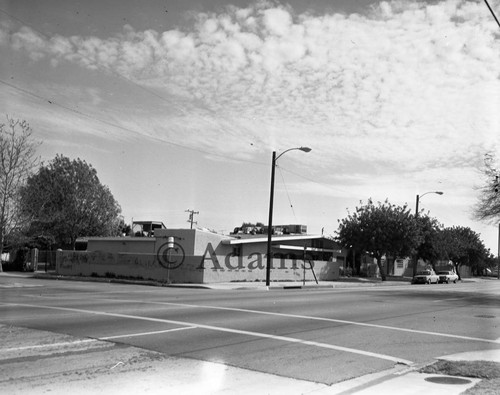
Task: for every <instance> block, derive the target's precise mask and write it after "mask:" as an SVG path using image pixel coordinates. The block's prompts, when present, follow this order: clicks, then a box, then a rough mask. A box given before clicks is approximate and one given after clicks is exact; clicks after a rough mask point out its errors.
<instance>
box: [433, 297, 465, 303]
mask: <svg viewBox="0 0 500 395" xmlns="http://www.w3.org/2000/svg"><path fill="white" fill-rule="evenodd" d="M464 299H467V298H448V299H437V300H433V302H434V303H439V302H449V301H450V300H464Z"/></svg>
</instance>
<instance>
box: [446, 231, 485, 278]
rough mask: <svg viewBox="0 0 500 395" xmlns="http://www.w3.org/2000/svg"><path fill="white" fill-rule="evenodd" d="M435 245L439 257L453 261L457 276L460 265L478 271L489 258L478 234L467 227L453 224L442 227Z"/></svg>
mask: <svg viewBox="0 0 500 395" xmlns="http://www.w3.org/2000/svg"><path fill="white" fill-rule="evenodd" d="M437 245H438V247H437V248H438V250H439V255H440V257H441V258H442V259H449V260H450V261H451V262H453V265H454V266H455V272H456V273H457V274H458V276H459V277H460V271H459V269H460V266H462V265H467V266H470V267H471V269H472V270H474V271H480V270H481V269H483V268H485V267H486V266H487V262H488V261H489V260H490V253H489V251H488V250H487V249H486V247H485V246H484V244H483V242H482V240H481V237H480V235H479V234H478V233H476V232H474V231H473V230H472V229H470V228H468V227H463V226H453V227H451V228H444V229H442V230H441V231H440V232H439V235H438V242H437Z"/></svg>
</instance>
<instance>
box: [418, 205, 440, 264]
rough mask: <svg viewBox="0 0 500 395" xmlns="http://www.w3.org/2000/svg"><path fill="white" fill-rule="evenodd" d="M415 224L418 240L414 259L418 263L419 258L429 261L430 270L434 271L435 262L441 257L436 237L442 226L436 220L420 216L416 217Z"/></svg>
mask: <svg viewBox="0 0 500 395" xmlns="http://www.w3.org/2000/svg"><path fill="white" fill-rule="evenodd" d="M417 224H418V231H419V239H418V246H417V248H416V254H417V256H416V259H417V261H418V259H419V258H422V259H423V260H424V261H429V262H430V263H431V265H432V268H433V269H434V270H436V266H435V265H436V261H437V260H439V259H440V257H441V255H440V253H441V251H440V249H439V238H438V236H439V231H440V229H441V228H442V225H441V224H440V223H439V222H438V221H437V219H436V218H432V217H429V216H428V215H422V214H419V215H418V216H417Z"/></svg>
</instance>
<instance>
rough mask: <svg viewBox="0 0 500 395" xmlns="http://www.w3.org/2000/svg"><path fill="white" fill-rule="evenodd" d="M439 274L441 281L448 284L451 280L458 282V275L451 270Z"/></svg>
mask: <svg viewBox="0 0 500 395" xmlns="http://www.w3.org/2000/svg"><path fill="white" fill-rule="evenodd" d="M438 276H439V283H446V284H448V283H450V282H453V283H455V284H456V282H457V281H458V275H457V274H456V273H455V272H453V271H451V270H445V271H442V272H438Z"/></svg>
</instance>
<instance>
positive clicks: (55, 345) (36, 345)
mask: <svg viewBox="0 0 500 395" xmlns="http://www.w3.org/2000/svg"><path fill="white" fill-rule="evenodd" d="M97 341H98V340H97V339H83V340H75V341H71V342H61V343H50V344H35V345H32V346H24V347H15V348H1V349H0V352H1V353H7V352H15V351H23V350H34V349H42V348H53V347H66V346H74V345H80V344H87V343H95V342H97Z"/></svg>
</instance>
